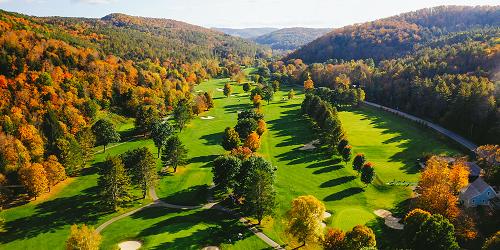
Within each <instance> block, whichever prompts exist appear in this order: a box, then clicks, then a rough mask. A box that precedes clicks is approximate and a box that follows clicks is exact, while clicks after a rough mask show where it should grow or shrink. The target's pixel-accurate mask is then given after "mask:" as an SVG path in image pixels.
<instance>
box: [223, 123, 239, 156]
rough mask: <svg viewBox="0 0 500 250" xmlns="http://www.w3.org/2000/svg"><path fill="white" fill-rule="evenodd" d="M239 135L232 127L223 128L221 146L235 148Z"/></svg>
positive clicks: (226, 148) (228, 148)
mask: <svg viewBox="0 0 500 250" xmlns="http://www.w3.org/2000/svg"><path fill="white" fill-rule="evenodd" d="M240 143H241V141H240V136H239V135H238V132H236V130H234V128H231V127H227V128H226V129H225V130H224V135H223V136H222V147H223V148H224V149H225V150H227V151H229V150H232V149H234V148H237V147H238V145H240Z"/></svg>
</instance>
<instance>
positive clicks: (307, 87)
mask: <svg viewBox="0 0 500 250" xmlns="http://www.w3.org/2000/svg"><path fill="white" fill-rule="evenodd" d="M313 90H314V82H313V80H312V79H311V76H309V75H308V76H307V80H305V81H304V91H305V92H306V93H309V92H312V91H313Z"/></svg>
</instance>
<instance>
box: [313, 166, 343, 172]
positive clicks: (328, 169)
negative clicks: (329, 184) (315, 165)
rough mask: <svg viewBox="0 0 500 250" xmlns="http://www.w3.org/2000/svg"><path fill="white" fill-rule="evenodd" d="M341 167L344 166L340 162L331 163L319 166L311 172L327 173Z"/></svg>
mask: <svg viewBox="0 0 500 250" xmlns="http://www.w3.org/2000/svg"><path fill="white" fill-rule="evenodd" d="M343 167H344V165H340V164H337V165H333V166H328V167H324V168H320V169H317V170H315V171H314V172H313V174H324V173H329V172H332V171H335V170H339V169H342V168H343Z"/></svg>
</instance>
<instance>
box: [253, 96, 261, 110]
mask: <svg viewBox="0 0 500 250" xmlns="http://www.w3.org/2000/svg"><path fill="white" fill-rule="evenodd" d="M252 102H253V107H254V108H257V109H258V108H260V106H261V105H262V96H260V95H254V96H253V99H252Z"/></svg>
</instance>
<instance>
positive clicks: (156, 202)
mask: <svg viewBox="0 0 500 250" xmlns="http://www.w3.org/2000/svg"><path fill="white" fill-rule="evenodd" d="M149 196H150V197H151V199H152V200H153V202H151V203H149V204H147V205H144V206H142V207H139V208H136V209H134V210H132V211H129V212H127V213H124V214H121V215H118V216H116V217H113V218H111V219H109V220H108V221H106V222H104V223H102V224H101V225H100V226H99V227H97V228H96V230H95V231H96V232H98V233H100V232H101V231H102V230H104V229H105V228H106V227H108V226H109V225H111V224H113V223H114V222H116V221H118V220H120V219H123V218H125V217H127V216H130V215H132V214H135V213H137V212H139V211H142V210H144V209H146V208H149V207H167V208H173V209H182V210H190V209H199V208H203V209H217V210H219V211H223V212H226V213H228V214H230V215H232V216H235V217H239V221H240V222H241V223H243V224H244V225H245V226H247V228H248V230H250V231H251V232H252V233H253V234H255V235H256V236H257V237H259V238H260V239H261V240H262V241H264V242H265V243H266V244H267V245H269V246H270V247H272V248H274V249H278V250H284V248H283V247H281V245H280V244H278V243H276V242H275V241H273V240H272V239H271V238H269V237H268V236H267V235H265V234H264V233H263V232H262V231H260V230H259V229H258V228H256V227H255V226H254V225H253V224H252V223H250V221H248V220H247V219H245V218H244V217H242V216H240V215H239V214H238V213H236V212H234V211H233V210H231V209H228V208H225V207H223V206H221V205H219V204H218V203H217V202H213V201H212V198H211V197H209V202H208V203H207V204H205V205H203V206H185V205H175V204H170V203H166V202H164V201H162V200H160V198H159V197H158V195H157V194H156V190H155V189H154V188H150V189H149Z"/></svg>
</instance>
